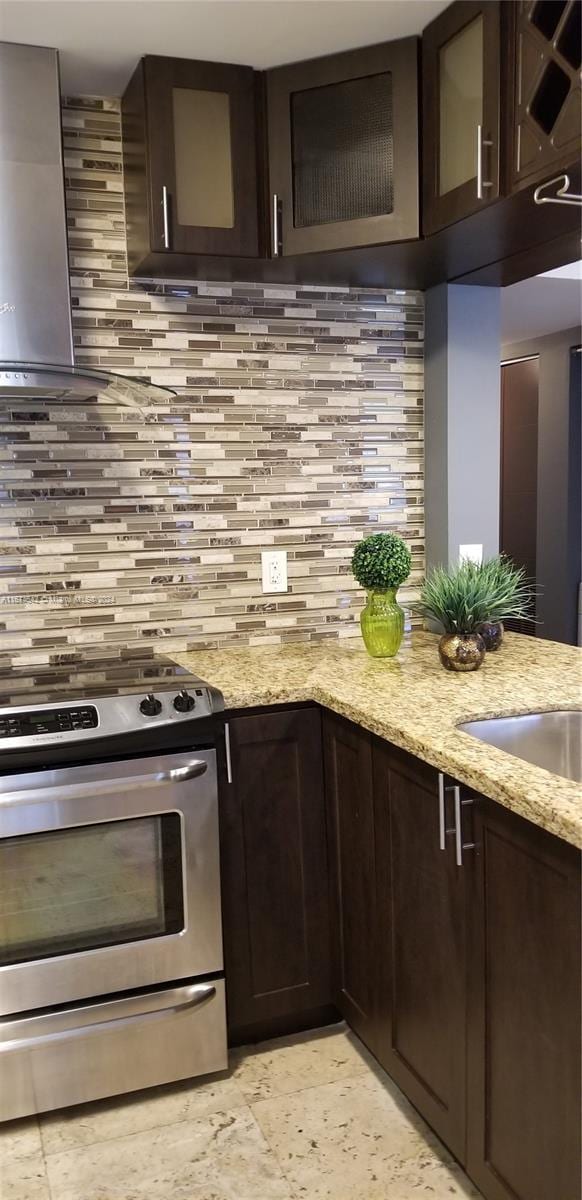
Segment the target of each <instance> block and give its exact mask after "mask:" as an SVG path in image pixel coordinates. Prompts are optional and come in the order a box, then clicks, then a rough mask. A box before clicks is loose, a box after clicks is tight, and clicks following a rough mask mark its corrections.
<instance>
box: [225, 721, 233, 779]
mask: <svg viewBox="0 0 582 1200" xmlns="http://www.w3.org/2000/svg"><path fill="white" fill-rule="evenodd" d="M224 751H225V754H226V778H227V780H228V782H229V783H232V757H231V753H230V725H229V723H228V721H225V722H224Z"/></svg>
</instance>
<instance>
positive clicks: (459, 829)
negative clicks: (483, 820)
mask: <svg viewBox="0 0 582 1200" xmlns="http://www.w3.org/2000/svg"><path fill="white" fill-rule="evenodd" d="M453 792H454V795H455V861H456V863H457V866H458V867H462V866H463V850H474V849H475V842H464V841H463V807H464V806H465V805H467V804H473V803H474V801H473V800H472V799H467V800H461V789H460V787H458V786H455V787H454V788H453Z"/></svg>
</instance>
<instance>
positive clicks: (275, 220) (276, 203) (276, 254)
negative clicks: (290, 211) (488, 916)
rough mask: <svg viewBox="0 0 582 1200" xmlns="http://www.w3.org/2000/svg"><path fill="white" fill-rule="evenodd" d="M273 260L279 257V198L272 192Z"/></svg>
mask: <svg viewBox="0 0 582 1200" xmlns="http://www.w3.org/2000/svg"><path fill="white" fill-rule="evenodd" d="M272 224H273V246H272V253H273V258H278V257H279V197H278V195H277V193H276V192H273V222H272Z"/></svg>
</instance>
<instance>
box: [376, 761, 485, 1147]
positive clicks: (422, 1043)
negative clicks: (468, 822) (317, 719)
mask: <svg viewBox="0 0 582 1200" xmlns="http://www.w3.org/2000/svg"><path fill="white" fill-rule="evenodd" d="M443 785H445V781H444V780H443ZM452 792H453V788H452V786H448V785H446V791H444V792H443V804H444V807H445V808H446V812H445V821H444V826H445V828H446V829H450V830H451V831H452V829H453V826H454V819H455V818H454V806H453V796H452ZM374 803H375V812H376V862H377V892H378V926H379V939H378V959H379V968H378V977H379V980H380V988H379V990H380V996H379V1002H378V1003H379V1012H380V1018H379V1019H380V1024H381V1036H380V1042H379V1050H378V1058H379V1061H380V1062H381V1064H382V1066H383V1067H384V1068H385V1069H386V1071H388V1073H389V1075H391V1076H392V1078H393V1079H395V1080H396V1082H397V1083H398V1085H399V1086H400V1087H401V1088H402V1090H403V1092H405V1094H406V1095H407V1096H408V1097H409V1099H410V1100H411V1101H412V1103H413V1104H414V1105H415V1107H416V1108H418V1109H419V1111H420V1112H421V1113H422V1114H423V1116H424V1117H426V1119H427V1121H428V1123H429V1124H430V1125H432V1127H433V1129H435V1130H436V1132H437V1133H438V1134H439V1135H440V1137H442V1139H443V1141H444V1142H445V1143H446V1144H447V1146H449V1147H450V1149H451V1150H452V1151H453V1153H454V1154H455V1155H456V1157H457V1158H458V1159H459V1160H460V1161H461V1162H463V1161H464V1158H465V1105H466V1090H465V1052H466V1036H465V1031H466V974H465V972H466V936H465V928H466V915H465V914H466V872H467V869H468V868H467V867H466V866H461V867H457V866H456V863H455V846H454V837H453V836H452V832H451V833H448V834H447V833H446V832H444V843H445V849H444V850H442V849H441V844H442V841H443V830H442V829H441V821H440V806H439V782H438V773H437V772H436V771H435V770H433V768H432V767H428V766H427V765H426V764H425V763H422V762H420V761H419V760H418V759H416V758H412V757H411V756H410V755H407V754H404V753H402V752H400V751H398V750H396V749H394V748H393V747H391V746H389V745H388V744H387V743H386V742H379V741H377V742H376V741H375V743H374ZM466 853H468V852H466ZM469 869H470V867H469Z"/></svg>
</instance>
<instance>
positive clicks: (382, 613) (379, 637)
mask: <svg viewBox="0 0 582 1200" xmlns="http://www.w3.org/2000/svg"><path fill="white" fill-rule="evenodd" d="M396 591H397V589H396V588H386V589H385V590H383V591H370V592H368V600H367V603H366V607H365V608H363V609H362V612H361V613H360V625H361V627H362V637H363V639H364V645H365V647H366V650H367V651H368V654H371V655H372V658H393V657H394V655H395V654H398V651H399V649H400V645H401V643H402V638H403V637H404V611H403V610H402V609H401V607H400V605H399V604H397V603H396Z"/></svg>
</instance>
